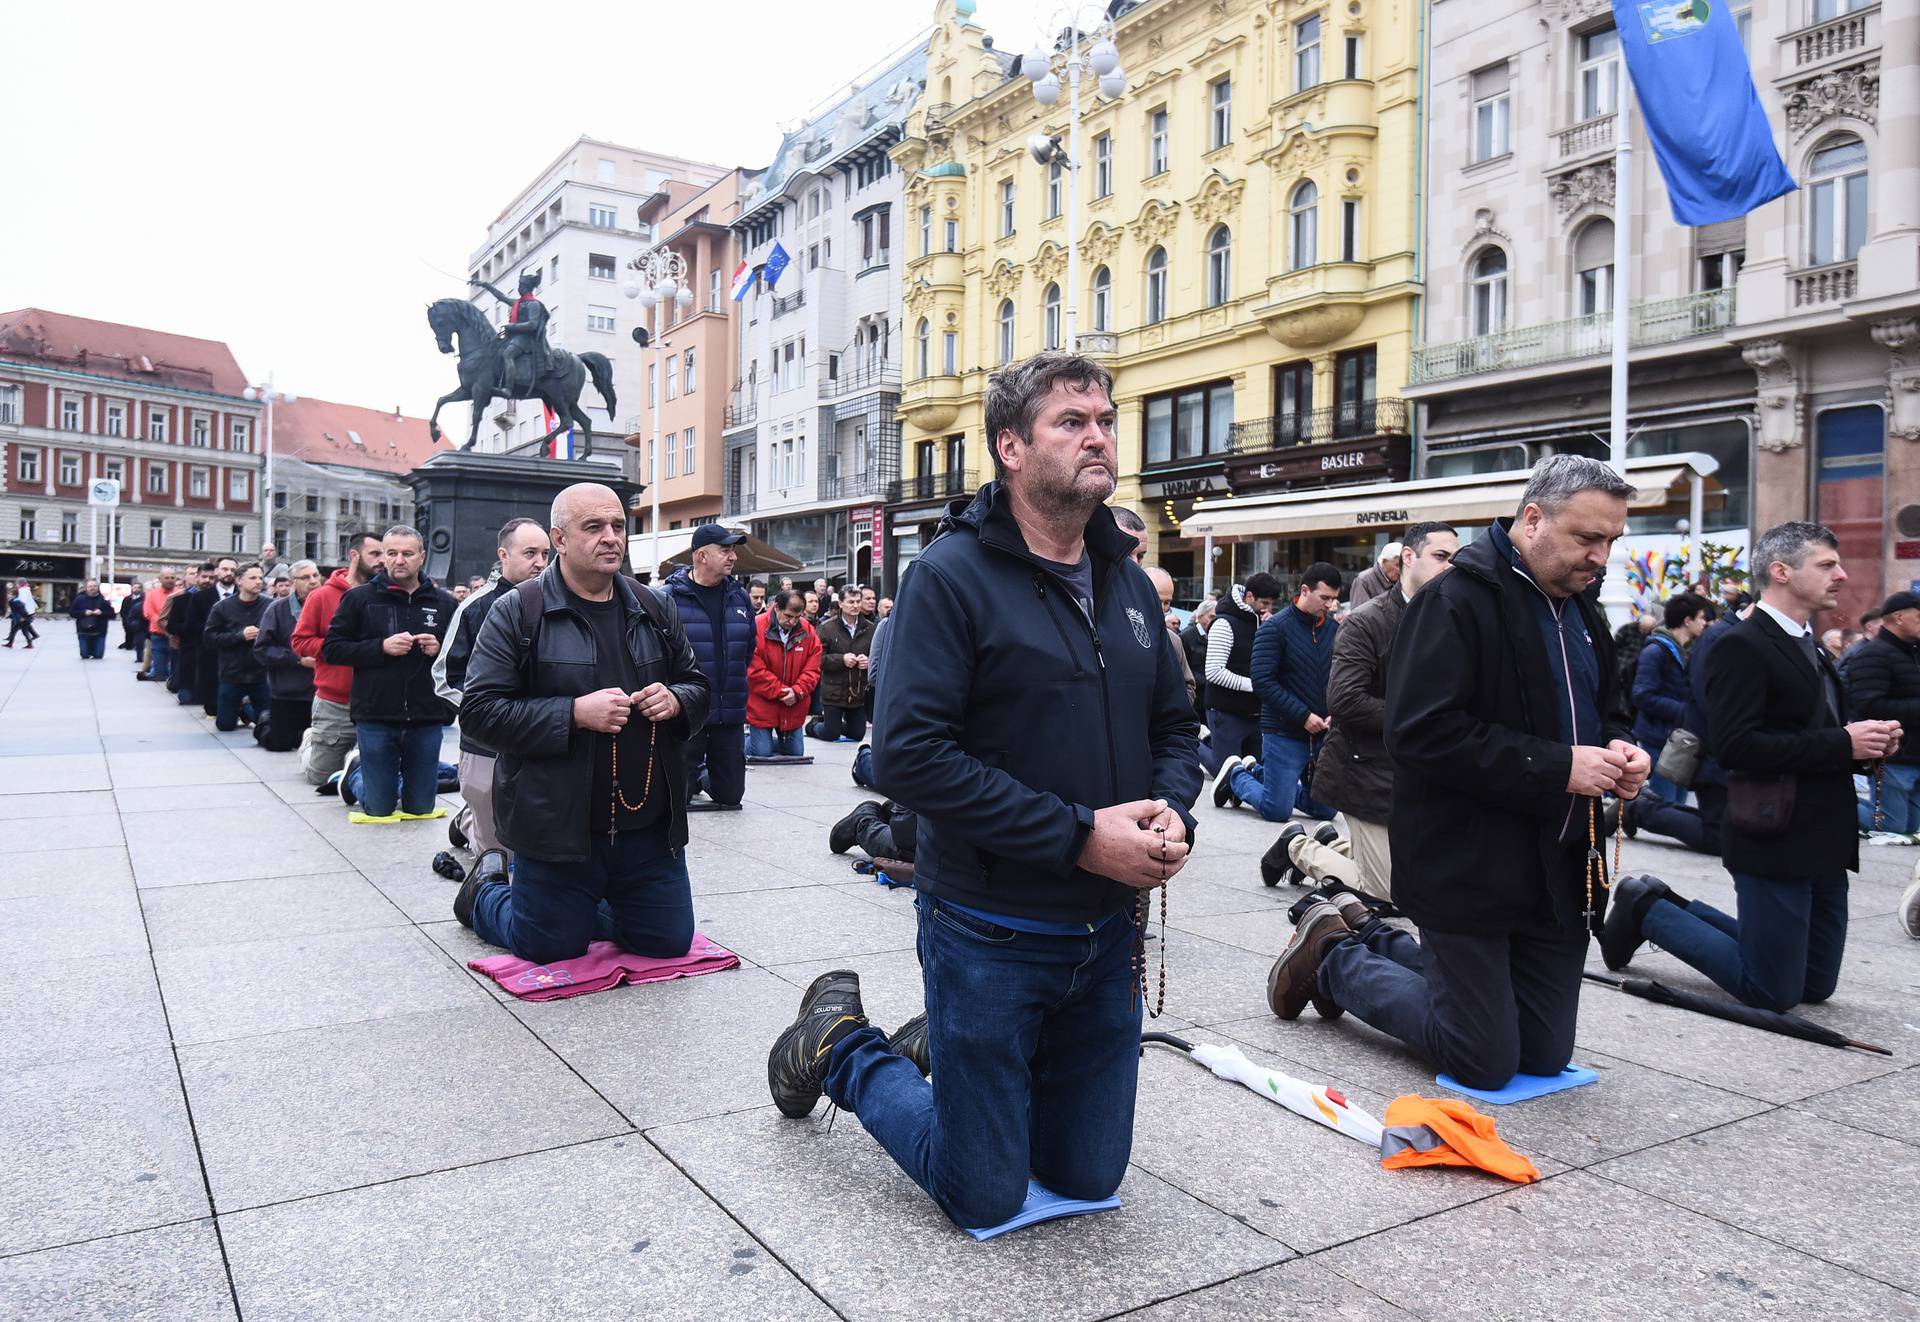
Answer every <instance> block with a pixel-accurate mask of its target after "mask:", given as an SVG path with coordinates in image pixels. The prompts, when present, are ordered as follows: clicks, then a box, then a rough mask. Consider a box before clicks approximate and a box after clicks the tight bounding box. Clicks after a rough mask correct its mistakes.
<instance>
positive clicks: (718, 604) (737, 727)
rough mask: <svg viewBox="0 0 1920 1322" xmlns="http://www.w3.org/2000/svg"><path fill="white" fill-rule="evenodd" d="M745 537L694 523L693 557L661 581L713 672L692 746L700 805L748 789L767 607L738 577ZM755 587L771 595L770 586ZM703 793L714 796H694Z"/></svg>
mask: <svg viewBox="0 0 1920 1322" xmlns="http://www.w3.org/2000/svg"><path fill="white" fill-rule="evenodd" d="M746 540H747V535H746V534H745V533H743V532H735V531H733V530H732V529H729V528H723V527H721V526H720V525H719V524H717V523H703V524H701V525H700V526H699V527H698V528H695V529H694V530H693V543H692V550H691V551H689V552H688V555H689V557H690V558H691V561H692V563H690V564H687V565H683V566H682V567H681V568H679V569H676V570H674V571H673V573H672V574H670V575H668V577H667V581H666V582H665V583H664V584H662V585H661V587H662V589H663V590H664V591H665V592H666V594H667V595H668V596H670V597H672V598H673V604H674V606H675V607H676V608H677V609H678V610H679V612H680V623H681V624H682V625H684V626H685V627H686V630H687V641H688V642H689V643H690V644H692V646H693V656H694V659H695V660H696V661H698V662H699V663H700V673H701V674H703V675H705V676H706V677H707V689H708V705H707V723H706V724H705V725H704V726H702V727H701V728H700V729H698V730H696V731H694V733H693V737H692V738H691V739H689V740H687V750H686V751H687V797H688V801H689V804H690V806H691V807H692V808H693V810H694V811H696V812H705V811H711V810H715V809H731V808H738V807H739V806H740V800H741V799H742V798H744V797H745V796H746V792H747V669H748V667H749V666H751V665H752V664H753V645H754V629H753V623H754V617H755V616H757V615H758V614H759V613H760V607H759V605H758V604H757V603H755V602H754V600H753V599H752V597H751V596H750V595H749V593H748V592H746V591H743V590H742V589H741V587H740V581H739V580H738V579H736V578H734V576H733V567H734V565H735V564H737V563H738V562H739V560H740V549H739V548H740V543H742V542H744V541H746ZM755 586H756V587H759V588H760V592H761V596H762V597H763V598H764V597H765V595H766V588H765V586H764V585H761V584H756V585H755ZM701 793H705V794H706V796H707V797H706V798H705V799H700V798H696V797H695V796H696V795H699V794H701Z"/></svg>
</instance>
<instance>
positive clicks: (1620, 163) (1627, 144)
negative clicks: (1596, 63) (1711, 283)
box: [1607, 69, 1633, 477]
mask: <svg viewBox="0 0 1920 1322" xmlns="http://www.w3.org/2000/svg"><path fill="white" fill-rule="evenodd" d="M1618 76H1619V78H1620V110H1619V113H1618V114H1617V115H1616V116H1615V117H1614V140H1613V288H1612V289H1611V290H1610V291H1608V292H1609V293H1611V294H1612V296H1613V380H1612V386H1613V395H1612V401H1611V405H1612V407H1611V416H1610V418H1609V424H1610V425H1609V427H1608V436H1607V442H1608V443H1607V450H1608V454H1607V458H1608V462H1610V463H1611V464H1612V465H1613V468H1614V471H1615V472H1617V473H1619V474H1620V475H1621V476H1622V477H1624V476H1626V472H1627V349H1628V348H1629V347H1630V345H1629V332H1630V323H1631V318H1632V298H1633V137H1632V133H1631V131H1630V129H1631V116H1630V114H1629V111H1630V110H1631V109H1632V106H1633V84H1632V81H1631V80H1630V79H1628V77H1627V76H1626V71H1625V70H1624V69H1622V70H1621V71H1620V73H1619V75H1618Z"/></svg>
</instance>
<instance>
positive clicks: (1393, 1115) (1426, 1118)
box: [1380, 1094, 1540, 1184]
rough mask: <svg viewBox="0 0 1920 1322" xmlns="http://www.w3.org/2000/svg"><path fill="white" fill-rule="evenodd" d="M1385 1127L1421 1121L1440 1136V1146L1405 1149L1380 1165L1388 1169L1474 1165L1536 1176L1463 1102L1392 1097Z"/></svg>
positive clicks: (1510, 1176)
mask: <svg viewBox="0 0 1920 1322" xmlns="http://www.w3.org/2000/svg"><path fill="white" fill-rule="evenodd" d="M1385 1124H1386V1127H1387V1128H1388V1129H1403V1128H1404V1129H1413V1128H1418V1127H1421V1126H1425V1127H1426V1128H1427V1129H1429V1130H1431V1131H1432V1132H1433V1134H1434V1135H1435V1136H1436V1137H1437V1138H1439V1139H1440V1146H1439V1147H1436V1148H1432V1149H1429V1150H1428V1151H1425V1152H1422V1151H1419V1150H1418V1149H1416V1148H1407V1149H1405V1150H1403V1151H1400V1152H1396V1153H1395V1154H1394V1155H1393V1156H1391V1157H1383V1158H1381V1160H1380V1164H1381V1165H1382V1166H1383V1167H1385V1168H1386V1169H1387V1170H1408V1169H1410V1168H1412V1167H1415V1166H1472V1167H1476V1168H1478V1169H1480V1170H1483V1171H1486V1172H1488V1173H1489V1174H1493V1175H1498V1176H1499V1177H1500V1178H1502V1179H1505V1180H1512V1181H1513V1182H1514V1183H1515V1184H1531V1183H1533V1182H1534V1181H1535V1180H1537V1179H1539V1178H1540V1172H1539V1170H1538V1169H1537V1168H1536V1167H1535V1166H1534V1164H1533V1163H1532V1162H1531V1161H1528V1160H1527V1159H1526V1158H1525V1157H1523V1156H1521V1155H1520V1154H1519V1153H1518V1152H1515V1151H1514V1150H1513V1149H1512V1148H1510V1147H1508V1146H1507V1145H1506V1143H1505V1142H1504V1141H1503V1140H1502V1139H1501V1138H1500V1136H1499V1135H1498V1134H1496V1133H1494V1132H1493V1119H1492V1117H1490V1116H1484V1115H1481V1114H1480V1112H1478V1111H1476V1110H1474V1109H1473V1108H1472V1107H1471V1106H1469V1105H1467V1104H1466V1103H1465V1102H1460V1101H1455V1100H1453V1099H1452V1098H1433V1097H1416V1096H1413V1095H1411V1094H1409V1095H1408V1096H1405V1097H1396V1098H1394V1099H1393V1101H1392V1103H1391V1104H1389V1105H1388V1107H1387V1116H1386V1120H1385Z"/></svg>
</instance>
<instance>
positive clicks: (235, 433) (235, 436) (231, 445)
mask: <svg viewBox="0 0 1920 1322" xmlns="http://www.w3.org/2000/svg"><path fill="white" fill-rule="evenodd" d="M252 440H253V432H252V429H251V428H250V427H248V426H247V424H246V423H245V422H243V421H242V420H240V419H238V418H236V419H234V420H233V424H232V426H230V427H229V428H228V430H227V448H228V449H229V450H234V451H237V452H238V453H240V454H246V453H247V452H248V451H250V450H252V449H253V445H252Z"/></svg>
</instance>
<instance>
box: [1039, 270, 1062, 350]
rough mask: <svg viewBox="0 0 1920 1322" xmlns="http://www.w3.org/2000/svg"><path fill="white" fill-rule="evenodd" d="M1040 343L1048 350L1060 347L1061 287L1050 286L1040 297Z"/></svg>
mask: <svg viewBox="0 0 1920 1322" xmlns="http://www.w3.org/2000/svg"><path fill="white" fill-rule="evenodd" d="M1040 343H1041V345H1042V347H1044V348H1048V349H1058V348H1059V347H1060V286H1059V285H1048V286H1047V291H1046V293H1044V294H1042V295H1041V296H1040Z"/></svg>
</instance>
